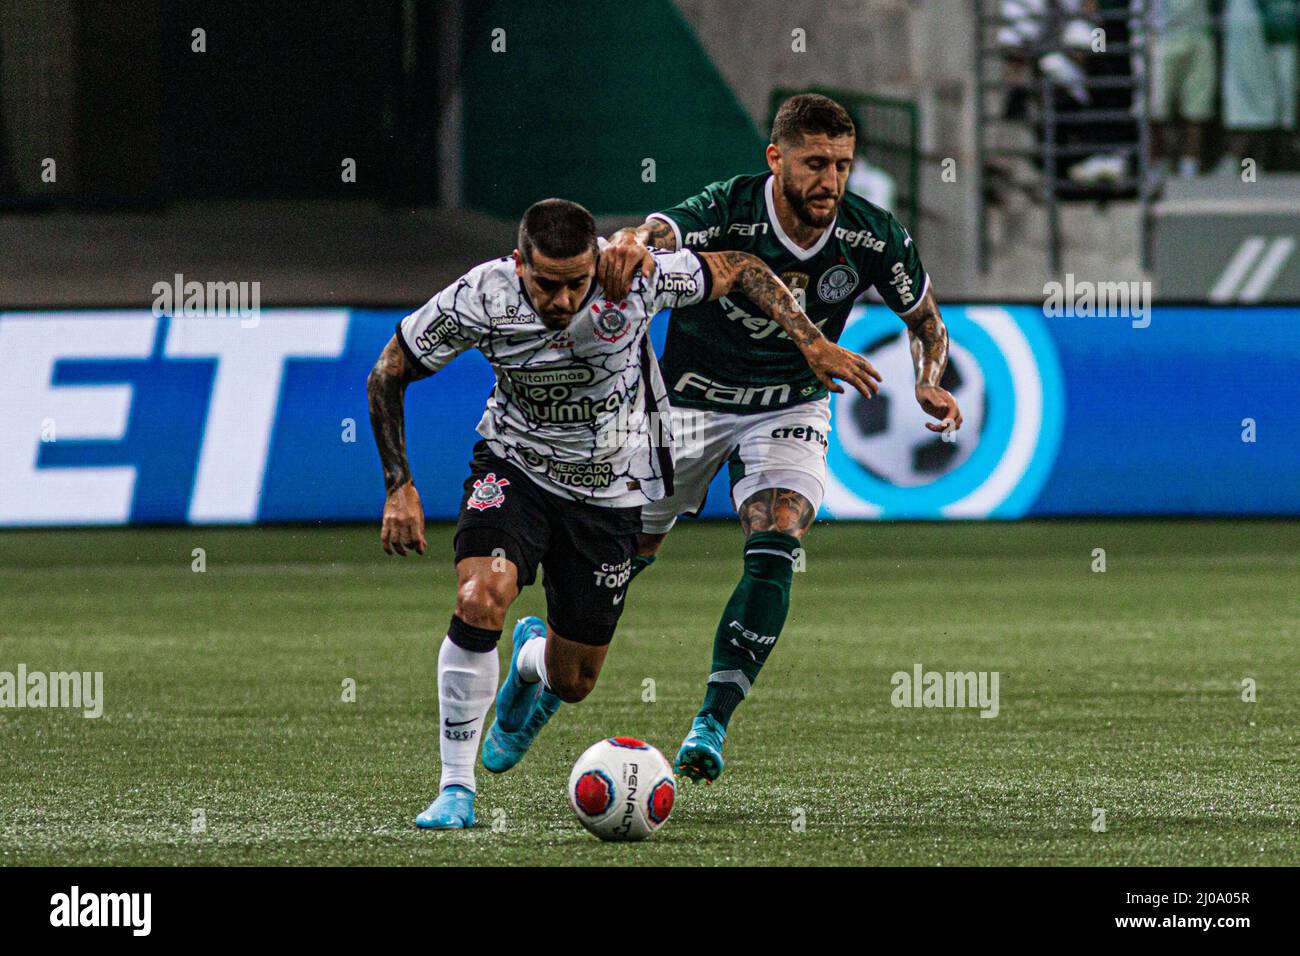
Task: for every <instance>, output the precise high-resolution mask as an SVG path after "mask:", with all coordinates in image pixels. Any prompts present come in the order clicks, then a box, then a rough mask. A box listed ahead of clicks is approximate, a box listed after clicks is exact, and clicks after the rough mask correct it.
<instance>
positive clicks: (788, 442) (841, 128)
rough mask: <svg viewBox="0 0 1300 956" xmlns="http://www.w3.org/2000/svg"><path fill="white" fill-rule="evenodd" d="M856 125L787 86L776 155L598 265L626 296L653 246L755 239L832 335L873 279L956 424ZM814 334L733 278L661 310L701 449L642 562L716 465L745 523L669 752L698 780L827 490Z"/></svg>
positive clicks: (935, 400)
mask: <svg viewBox="0 0 1300 956" xmlns="http://www.w3.org/2000/svg"><path fill="white" fill-rule="evenodd" d="M855 135H856V130H855V129H854V125H853V120H852V118H851V117H850V116H849V114H848V113H847V112H846V111H845V110H844V108H843V107H842V106H840V105H839V104H838V103H836V102H835V101H834V100H831V99H828V98H827V97H824V96H818V95H816V94H802V95H799V96H795V97H792V98H791V99H789V100H786V102H785V103H784V104H782V106H781V108H780V110H779V111H778V112H777V115H776V119H775V121H774V122H773V124H772V141H771V144H770V145H769V146H768V147H767V166H768V169H769V170H770V173H763V174H760V175H751V176H737V177H735V178H733V179H728V180H726V181H725V182H716V183H713V184H711V185H709V186H707V187H705V189H704V190H703V191H702V192H701V193H699V194H698V195H696V196H692V197H691V198H690V199H687V200H686V201H685V202H683V203H680V204H679V205H676V206H673V207H672V208H670V209H665V210H663V211H662V212H657V213H654V214H653V215H651V216H650V217H649V218H648V219H647V220H646V221H645V222H644V223H643V224H642V225H641V226H639V227H637V228H635V229H623V230H620V231H619V232H617V233H615V234H614V236H612V237H611V245H609V246H608V247H606V249H605V250H604V252H603V253H602V255H601V261H600V264H599V275H600V281H601V283H602V284H603V286H604V287H605V289H606V290H608V291H609V293H610V295H611V296H612V297H613V298H614V299H616V300H617V299H618V298H619V296H620V295H621V294H622V291H623V290H624V289H626V288H627V287H628V285H629V283H630V282H631V280H632V276H633V275H634V274H635V272H636V271H637V270H638V269H641V268H650V267H652V259H650V258H649V256H650V253H649V249H650V248H657V249H682V248H689V249H695V250H710V251H713V250H738V251H743V252H747V253H751V254H752V255H755V256H757V257H758V258H759V259H761V260H762V261H763V262H764V263H766V264H767V265H768V266H769V267H770V268H771V269H772V271H773V272H775V273H776V274H777V275H778V276H780V277H781V278H782V279H783V280H784V281H785V283H786V285H787V286H789V287H790V289H791V290H792V291H794V293H795V295H796V298H798V299H799V300H800V301H801V303H802V304H803V306H804V309H805V311H806V312H807V314H808V316H809V318H810V319H811V320H812V322H813V323H814V324H815V325H816V326H817V328H818V329H819V330H820V335H821V336H824V337H825V338H826V339H827V340H829V341H831V342H834V341H836V340H837V339H838V338H839V336H840V333H841V332H842V331H843V330H844V323H845V320H846V319H847V318H848V315H849V311H850V310H851V309H852V307H853V302H854V300H855V299H856V298H857V297H858V295H859V294H860V293H862V292H863V291H865V290H866V289H868V288H870V287H872V286H874V287H875V288H876V290H877V291H878V292H879V293H880V295H881V297H882V298H883V299H884V300H885V303H886V304H887V305H888V306H889V307H890V308H891V309H893V311H894V312H895V313H897V314H898V316H899V318H900V319H902V321H903V322H904V323H906V325H907V329H908V333H909V337H910V340H911V346H912V357H913V362H914V364H915V367H916V400H917V402H919V403H920V405H921V407H922V408H923V409H925V411H926V413H927V414H929V415H930V416H932V417H934V418H936V419H938V421H937V422H934V423H930V422H927V423H926V427H927V428H929V429H930V430H931V431H935V432H949V431H951V430H953V429H956V428H959V427H960V426H961V411H960V409H958V407H957V402H956V400H955V399H954V398H953V397H952V395H951V394H949V393H948V392H947V391H946V390H944V389H943V388H941V387H940V386H939V381H940V378H941V377H942V375H943V372H944V368H945V367H946V366H947V363H948V331H947V329H946V328H945V326H944V324H943V319H942V318H941V317H940V315H939V307H938V305H937V304H936V302H935V297H934V290H933V288H932V287H931V283H930V278H929V276H928V275H926V272H925V270H924V269H923V268H922V267H921V258H920V256H919V255H918V253H917V250H916V244H915V243H914V242H912V238H911V236H909V235H908V234H907V230H906V229H904V228H903V226H902V225H901V224H900V223H899V222H898V220H897V219H895V218H894V217H893V216H892V215H891V214H890V213H889V212H887V211H885V210H884V209H881V208H879V207H878V206H874V205H872V204H871V203H869V202H867V201H866V200H865V199H861V198H859V197H858V196H856V195H854V194H852V193H848V192H846V191H845V187H846V185H847V183H848V178H849V171H850V168H851V166H852V163H853V148H854V140H855ZM806 348H807V344H806V343H796V342H795V341H794V340H793V339H792V338H791V337H790V336H789V335H787V334H786V333H785V332H783V331H782V329H781V328H780V327H779V326H778V325H777V324H776V323H775V322H773V321H772V320H771V319H769V318H768V317H767V316H765V315H764V314H763V312H762V310H761V309H759V308H757V307H756V306H755V305H754V304H753V303H752V302H750V301H748V300H747V299H746V298H745V296H744V295H743V294H740V293H737V292H732V293H731V294H728V295H726V296H722V297H721V298H719V299H716V300H715V301H712V302H707V303H702V304H699V305H692V306H689V307H685V308H679V309H673V311H672V316H671V318H670V320H669V325H668V339H667V342H666V344H665V346H664V354H663V359H662V365H663V372H664V378H665V380H666V383H667V385H668V392H669V401H670V403H671V405H672V408H673V418H674V427H675V428H678V429H679V430H682V431H685V432H686V433H688V434H689V436H690V441H691V443H692V454H691V455H690V456H689V457H684V458H683V459H682V460H680V461H678V463H677V466H676V476H675V493H674V494H673V495H672V496H671V497H669V498H665V499H663V500H661V501H656V502H653V503H652V504H650V505H648V506H647V507H646V508H645V509H644V510H643V512H642V534H641V536H640V539H639V545H638V551H639V554H638V555H637V557H636V558H635V559H634V572H635V571H640V570H644V569H645V568H646V567H649V565H650V563H651V562H653V561H654V558H655V553H656V552H657V551H658V550H659V547H660V545H661V544H662V543H663V540H664V538H665V537H666V536H667V534H668V531H669V529H671V528H672V526H673V524H674V523H675V522H676V520H677V516H678V515H680V514H683V513H687V512H691V513H694V512H698V510H699V509H700V507H701V506H702V505H703V504H704V496H705V494H706V492H707V490H708V487H709V484H710V482H711V481H712V480H713V477H714V475H716V474H717V473H718V471H719V470H720V469H721V468H722V467H723V465H726V466H727V468H728V472H729V475H730V478H731V495H732V502H733V504H734V506H735V508H736V512H737V514H738V515H739V517H740V524H741V528H742V529H743V531H744V533H745V547H744V573H743V575H742V577H741V579H740V583H739V584H737V585H736V589H735V591H733V592H732V595H731V598H730V599H729V600H728V601H727V605H726V608H725V609H724V610H723V612H722V618H721V620H720V621H719V623H718V628H717V632H716V633H715V635H714V638H713V661H712V666H711V667H710V670H709V677H708V682H707V685H706V689H705V693H704V705H703V706H702V707H701V708H700V711H699V714H698V715H697V716H696V718H695V720H694V721H693V722H692V724H691V730H690V733H689V734H688V735H687V737H686V739H685V741H684V742H683V743H682V746H681V749H680V750H679V751H678V754H677V759H676V762H675V766H676V769H677V772H678V773H680V774H683V775H685V776H687V777H690V778H691V779H693V780H706V781H710V782H711V781H713V780H716V779H717V778H718V776H719V775H720V774H721V773H722V768H723V760H722V744H723V739H724V738H725V736H726V732H727V724H728V722H729V721H730V720H731V716H732V713H733V712H734V711H735V709H736V706H737V705H738V704H739V703H740V702H741V701H742V700H743V699H744V698H745V696H746V695H747V694H748V693H749V691H750V688H751V687H752V686H753V684H754V681H755V680H756V679H757V677H758V674H759V671H760V670H761V669H762V667H763V664H764V662H765V661H766V660H767V658H768V656H769V655H770V654H771V653H772V649H773V647H774V646H775V645H776V641H777V638H778V637H779V636H780V634H781V628H782V626H783V625H784V624H785V619H786V613H787V611H788V609H789V606H790V585H791V582H792V580H793V571H794V565H795V563H796V561H797V559H798V557H799V549H800V548H801V547H802V539H803V537H804V535H805V534H806V533H807V531H808V528H809V527H810V526H811V525H812V523H813V519H814V518H815V516H816V514H817V508H818V506H819V505H820V504H821V501H822V496H823V493H824V489H825V484H826V447H827V435H828V433H829V432H830V398H829V395H828V391H829V390H834V391H843V389H842V388H841V387H839V386H838V385H835V384H834V383H832V385H831V389H828V388H827V386H826V385H825V384H823V382H822V381H821V380H820V379H819V378H818V377H817V376H816V375H814V374H813V372H812V370H811V369H810V367H809V365H808V362H807V360H806V359H805V357H804V354H803V351H801V350H803V349H806ZM873 373H874V370H873ZM679 416H681V417H685V418H686V419H687V421H686V423H685V425H684V427H683V426H682V425H679V424H678V419H679Z"/></svg>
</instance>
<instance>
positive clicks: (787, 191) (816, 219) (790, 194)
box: [781, 183, 840, 229]
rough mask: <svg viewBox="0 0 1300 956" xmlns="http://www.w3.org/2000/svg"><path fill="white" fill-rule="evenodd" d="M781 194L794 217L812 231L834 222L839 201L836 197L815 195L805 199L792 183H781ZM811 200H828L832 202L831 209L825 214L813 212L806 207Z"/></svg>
mask: <svg viewBox="0 0 1300 956" xmlns="http://www.w3.org/2000/svg"><path fill="white" fill-rule="evenodd" d="M781 192H782V194H783V195H784V196H785V201H786V202H788V203H789V204H790V208H791V209H792V210H793V211H794V214H795V217H796V218H797V219H798V220H799V221H800V222H801V223H803V224H804V225H805V226H809V227H811V228H813V229H825V228H826V227H827V226H829V225H830V224H831V223H832V222H834V221H835V213H836V212H837V211H838V210H839V206H840V200H839V197H838V196H832V195H829V194H827V193H817V194H814V195H812V196H809V197H808V198H807V199H805V198H804V197H803V196H802V195H800V194H799V193H798V192H797V191H796V190H795V188H794V185H793V184H792V183H783V184H782V186H781ZM812 199H830V200H831V201H832V202H833V205H832V206H831V208H830V209H829V210H828V211H826V212H825V213H817V212H813V210H812V209H811V208H810V207H809V206H808V202H809V200H812Z"/></svg>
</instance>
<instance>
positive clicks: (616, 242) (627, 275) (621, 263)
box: [596, 219, 677, 299]
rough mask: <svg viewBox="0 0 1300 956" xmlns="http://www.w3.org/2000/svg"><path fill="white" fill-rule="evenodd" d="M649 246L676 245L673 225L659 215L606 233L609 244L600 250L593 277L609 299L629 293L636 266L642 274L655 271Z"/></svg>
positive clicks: (671, 247)
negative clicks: (611, 232) (614, 231)
mask: <svg viewBox="0 0 1300 956" xmlns="http://www.w3.org/2000/svg"><path fill="white" fill-rule="evenodd" d="M651 246H653V247H654V248H656V249H663V250H665V251H666V252H674V251H676V249H677V236H676V235H674V234H673V227H672V226H670V225H668V223H666V222H664V220H662V219H647V220H646V221H645V222H643V223H641V225H639V226H637V227H635V228H633V227H631V226H628V227H627V228H626V229H620V230H619V231H618V232H616V233H614V234H613V235H612V236H610V237H609V245H607V246H606V247H605V248H604V249H602V250H601V252H600V261H599V262H598V263H596V281H597V282H599V283H600V286H601V288H602V289H604V290H605V292H606V293H607V294H608V295H609V297H610V298H611V299H621V298H623V297H624V296H625V295H627V294H628V291H629V290H630V289H631V288H632V277H633V276H634V275H636V272H637V270H638V269H640V270H641V274H642V275H645V276H648V275H649V274H650V273H652V272H654V269H655V265H654V256H653V255H651V254H650V247H651Z"/></svg>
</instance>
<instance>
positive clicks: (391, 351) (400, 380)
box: [366, 336, 429, 556]
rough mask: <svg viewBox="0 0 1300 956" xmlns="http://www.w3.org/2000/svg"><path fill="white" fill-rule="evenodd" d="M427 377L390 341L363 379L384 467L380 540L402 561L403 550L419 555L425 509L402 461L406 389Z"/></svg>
mask: <svg viewBox="0 0 1300 956" xmlns="http://www.w3.org/2000/svg"><path fill="white" fill-rule="evenodd" d="M428 375H429V372H428V371H426V370H425V369H423V368H412V367H411V365H410V363H409V362H407V360H406V355H405V354H404V353H403V352H402V347H401V345H399V344H398V341H397V336H393V337H392V338H391V339H389V340H388V345H387V346H385V347H384V351H383V352H382V353H380V355H379V361H377V362H376V363H375V367H374V368H372V369H371V370H370V377H369V378H367V379H366V398H367V400H368V402H369V405H370V428H371V430H372V431H374V433H375V445H376V446H377V447H378V448H379V460H380V461H381V462H382V463H383V466H384V487H385V488H386V489H387V490H388V500H387V501H386V502H385V503H384V524H383V529H382V530H381V531H380V534H379V540H380V543H381V544H383V546H384V550H385V551H387V552H388V553H389V554H400V555H402V556H405V555H406V551H407V549H408V548H410V549H412V550H414V551H417V552H419V553H420V554H424V548H425V543H424V506H423V505H422V504H421V503H420V493H419V492H418V491H416V490H415V484H414V482H412V480H411V463H410V462H409V461H407V458H406V386H407V385H409V384H410V383H411V382H414V381H416V380H417V379H421V378H427V377H428Z"/></svg>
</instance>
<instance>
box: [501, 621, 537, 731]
mask: <svg viewBox="0 0 1300 956" xmlns="http://www.w3.org/2000/svg"><path fill="white" fill-rule="evenodd" d="M539 639H540V640H543V641H544V640H546V623H545V622H544V621H543V620H542V619H541V618H540V617H525V618H522V619H520V621H519V622H518V623H517V624H516V625H515V632H514V636H513V637H512V638H511V640H512V641H513V643H514V645H515V649H514V652H513V653H512V654H511V655H510V670H508V671H506V679H505V680H503V681H502V682H501V689H500V690H499V691H497V718H496V722H497V724H498V725H499V726H500V728H501V729H502V730H504V731H508V732H511V733H513V732H515V731H517V730H519V728H520V727H522V726H523V725H524V721H525V720H526V719H527V718H528V711H529V710H531V709H532V706H533V699H534V698H535V697H536V696H537V682H536V681H534V682H533V683H531V684H527V683H525V682H524V681H523V680H522V679H521V678H520V677H519V652H520V651H522V650H523V649H524V645H525V644H527V643H528V642H529V641H533V640H539Z"/></svg>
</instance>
